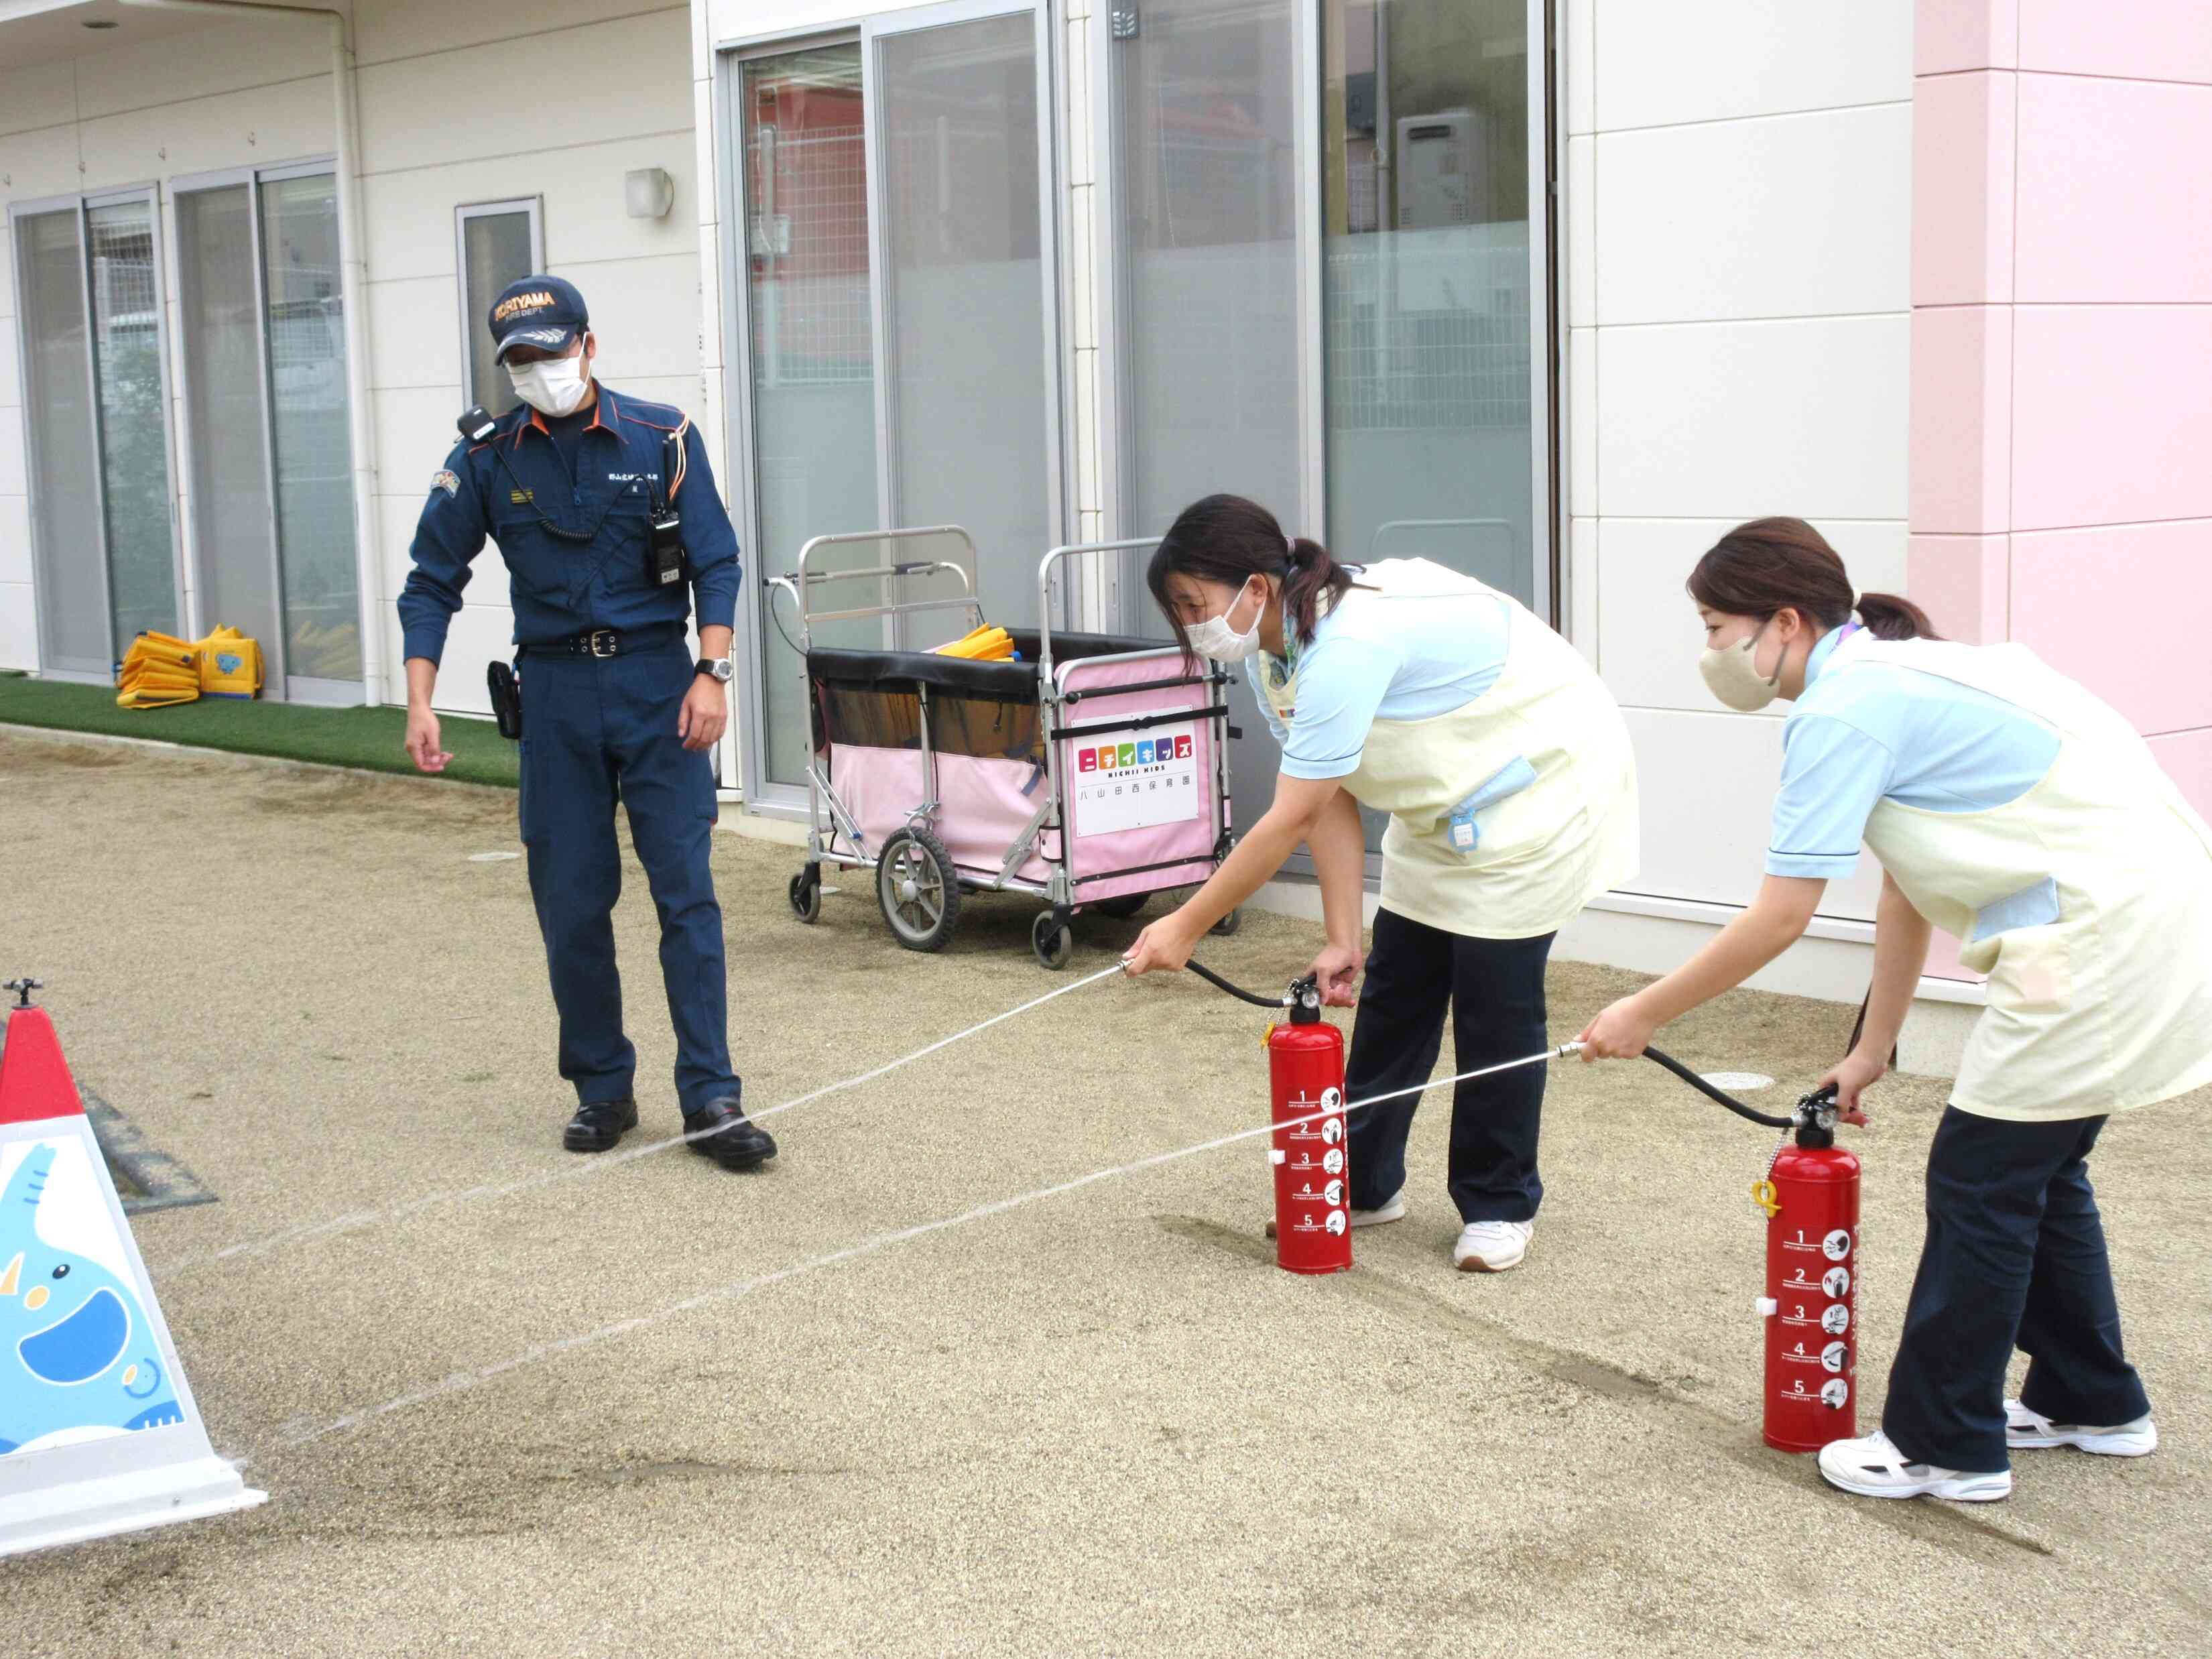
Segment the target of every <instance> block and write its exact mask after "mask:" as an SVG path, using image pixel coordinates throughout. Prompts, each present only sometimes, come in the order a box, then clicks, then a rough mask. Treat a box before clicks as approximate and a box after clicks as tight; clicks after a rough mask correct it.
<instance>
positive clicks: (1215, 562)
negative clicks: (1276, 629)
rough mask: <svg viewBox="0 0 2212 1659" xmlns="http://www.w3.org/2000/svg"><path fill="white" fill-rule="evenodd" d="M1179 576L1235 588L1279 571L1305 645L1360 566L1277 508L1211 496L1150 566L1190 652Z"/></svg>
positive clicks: (1150, 581)
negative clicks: (1175, 581) (1283, 519)
mask: <svg viewBox="0 0 2212 1659" xmlns="http://www.w3.org/2000/svg"><path fill="white" fill-rule="evenodd" d="M1177 575H1182V576H1191V577H1194V578H1196V579H1197V580H1200V581H1212V582H1225V583H1227V584H1228V585H1229V586H1231V587H1242V586H1244V584H1245V583H1247V582H1249V581H1250V580H1252V578H1253V577H1255V576H1273V577H1274V578H1276V579H1277V580H1279V581H1280V582H1281V583H1282V584H1283V627H1284V632H1285V634H1288V635H1294V636H1295V637H1296V638H1297V641H1298V643H1299V644H1301V645H1310V644H1311V643H1312V642H1313V635H1314V624H1315V623H1316V622H1317V621H1318V620H1319V619H1320V617H1321V614H1322V597H1323V596H1324V595H1326V596H1327V598H1328V603H1329V604H1330V605H1334V604H1335V603H1336V602H1337V601H1338V600H1339V599H1342V598H1343V597H1344V596H1345V594H1346V592H1348V591H1349V590H1350V589H1351V587H1352V572H1351V571H1350V570H1348V569H1346V568H1345V567H1344V566H1342V565H1340V564H1339V563H1338V562H1336V561H1335V560H1334V559H1333V558H1331V557H1330V556H1329V553H1328V549H1327V548H1325V547H1323V546H1322V544H1320V543H1319V542H1316V541H1313V540H1310V539H1309V538H1306V537H1304V536H1300V537H1298V538H1296V539H1291V538H1288V537H1285V535H1284V534H1283V527H1282V526H1281V525H1280V524H1279V523H1277V522H1276V520H1275V515H1274V514H1273V513H1270V512H1268V511H1267V508H1266V507H1262V506H1261V505H1260V504H1259V503H1258V502H1257V501H1247V500H1246V499H1245V498H1244V497H1243V496H1242V495H1208V496H1206V498H1205V499H1204V500H1202V501H1193V502H1192V503H1191V504H1190V505H1189V506H1188V507H1185V508H1183V510H1182V512H1181V513H1177V514H1176V521H1175V522H1174V523H1173V524H1172V525H1170V526H1168V533H1167V534H1166V535H1164V536H1163V537H1162V538H1160V544H1159V546H1158V547H1157V548H1155V549H1154V550H1153V551H1152V564H1151V566H1150V567H1149V568H1147V569H1146V572H1145V584H1146V586H1148V587H1150V588H1151V589H1152V599H1153V601H1154V603H1156V604H1157V605H1158V606H1159V607H1160V610H1161V611H1162V612H1163V613H1164V615H1165V616H1166V617H1167V619H1168V623H1169V625H1170V627H1172V628H1173V629H1175V631H1176V639H1177V641H1180V642H1181V643H1182V648H1183V652H1184V654H1185V655H1188V654H1190V637H1189V635H1188V633H1186V632H1185V631H1184V629H1183V625H1182V619H1181V618H1180V617H1177V616H1176V612H1175V605H1174V604H1173V603H1172V601H1171V600H1170V599H1169V597H1168V578H1169V577H1170V576H1177Z"/></svg>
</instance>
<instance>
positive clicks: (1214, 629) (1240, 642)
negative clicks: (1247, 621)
mask: <svg viewBox="0 0 2212 1659" xmlns="http://www.w3.org/2000/svg"><path fill="white" fill-rule="evenodd" d="M1251 586H1252V585H1251V583H1250V582H1249V581H1248V582H1246V583H1245V584H1244V586H1243V587H1240V588H1238V589H1237V597H1236V598H1235V599H1231V600H1230V602H1229V609H1228V610H1227V611H1224V612H1222V614H1221V615H1219V616H1218V617H1206V619H1205V620H1204V621H1202V622H1194V623H1191V624H1190V626H1189V627H1188V628H1187V629H1184V632H1185V633H1187V634H1188V635H1189V636H1190V648H1191V649H1192V650H1194V651H1195V652H1197V653H1198V654H1199V655H1200V656H1201V657H1208V658H1211V659H1212V660H1213V661H1215V662H1221V663H1229V662H1242V661H1243V660H1244V659H1245V658H1247V657H1249V656H1250V655H1251V654H1252V653H1254V652H1255V651H1256V650H1258V649H1259V648H1260V618H1261V617H1263V616H1265V615H1266V614H1267V592H1266V590H1265V589H1262V590H1261V597H1260V608H1259V610H1258V611H1255V612H1254V613H1253V616H1252V625H1251V626H1250V627H1249V628H1247V629H1244V630H1243V632H1241V633H1240V632H1238V631H1237V629H1235V628H1233V627H1231V625H1230V622H1229V618H1230V617H1231V616H1233V615H1234V614H1236V611H1237V606H1238V605H1241V604H1243V600H1244V595H1245V594H1246V593H1247V592H1249V591H1250V588H1251Z"/></svg>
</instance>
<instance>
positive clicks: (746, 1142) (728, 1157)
mask: <svg viewBox="0 0 2212 1659" xmlns="http://www.w3.org/2000/svg"><path fill="white" fill-rule="evenodd" d="M718 1125H720V1126H721V1127H716V1126H718ZM702 1131H703V1132H704V1133H702ZM684 1133H685V1134H687V1135H691V1136H695V1137H696V1139H693V1140H691V1141H690V1142H689V1143H688V1144H689V1145H690V1148H691V1150H692V1151H693V1152H696V1153H698V1154H699V1155H700V1156H701V1157H702V1158H713V1159H714V1162H715V1163H717V1164H720V1165H721V1166H722V1167H723V1168H724V1169H726V1170H757V1169H758V1168H760V1166H761V1165H762V1164H765V1163H767V1162H768V1160H769V1159H770V1158H774V1157H775V1137H774V1136H773V1135H771V1134H769V1132H768V1131H767V1130H765V1129H762V1128H757V1127H755V1126H754V1125H753V1124H751V1123H750V1122H748V1121H746V1119H745V1115H744V1112H743V1111H742V1110H740V1109H738V1103H737V1101H736V1100H735V1099H733V1098H730V1099H722V1100H710V1101H708V1103H706V1104H705V1105H704V1106H702V1107H701V1108H700V1109H698V1110H697V1111H696V1112H691V1113H688V1114H686V1115H685V1116H684Z"/></svg>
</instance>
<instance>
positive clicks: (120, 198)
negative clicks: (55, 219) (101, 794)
mask: <svg viewBox="0 0 2212 1659" xmlns="http://www.w3.org/2000/svg"><path fill="white" fill-rule="evenodd" d="M137 203H143V204H145V207H146V213H147V224H148V228H149V232H150V234H151V238H152V241H151V249H152V258H151V263H152V265H153V276H154V340H155V357H156V359H157V360H158V362H159V364H160V368H161V446H162V453H163V454H164V455H165V457H166V458H167V465H168V470H169V490H168V520H169V590H170V592H171V593H172V594H173V596H174V597H175V599H176V605H177V625H178V626H179V628H182V629H185V631H186V632H187V633H190V632H191V602H192V599H194V597H195V595H194V591H193V589H192V588H191V586H190V585H189V584H188V583H187V582H186V581H185V556H184V538H183V535H182V526H181V525H180V524H179V513H178V512H177V459H178V456H177V409H176V386H175V377H174V375H173V374H172V373H171V370H170V362H169V351H170V347H171V341H170V337H169V288H168V281H167V270H165V269H164V265H165V261H166V258H167V254H168V252H169V245H168V242H167V227H166V225H165V220H166V219H167V217H168V216H167V215H165V214H164V213H163V212H162V211H161V185H159V184H158V183H155V182H153V181H150V180H149V181H148V182H146V183H143V184H137V185H119V186H118V187H117V188H115V189H112V190H102V191H90V192H87V193H82V194H77V195H70V196H49V197H40V198H37V199H35V200H32V201H25V202H11V203H9V205H8V240H9V264H10V268H11V269H14V268H15V267H17V266H20V264H21V230H20V229H19V222H21V220H23V219H27V218H35V217H41V216H45V215H47V214H52V213H74V214H75V215H76V253H77V261H76V263H77V285H78V293H79V295H81V296H82V304H83V307H84V349H85V372H86V374H88V376H89V380H88V384H89V386H90V388H91V392H92V396H91V402H90V410H89V412H90V415H91V423H92V431H91V437H92V454H93V468H92V482H93V492H94V500H95V501H96V502H97V504H98V507H99V513H100V561H99V568H100V603H101V605H102V607H103V610H104V615H103V617H102V622H103V623H104V625H105V627H106V632H107V647H108V656H109V665H108V666H107V667H106V670H105V671H100V672H97V673H94V672H92V671H87V670H83V669H74V668H58V667H55V666H53V662H54V659H55V658H56V656H57V655H58V653H57V651H56V650H55V648H54V646H53V643H52V639H51V638H50V633H49V629H48V625H47V624H48V620H49V618H48V614H47V609H46V603H45V601H44V599H43V597H42V593H41V590H42V587H43V584H41V583H40V581H38V580H36V578H37V575H38V573H39V570H40V567H41V565H42V564H43V563H44V560H43V558H42V556H41V551H40V547H39V544H38V540H39V515H38V514H37V513H28V514H27V515H26V516H27V518H28V519H29V521H30V527H31V570H32V575H33V580H32V583H31V605H32V611H33V617H34V622H33V628H34V631H35V636H36V638H37V640H38V641H39V671H40V675H41V676H42V677H44V678H48V679H55V680H64V681H70V682H74V683H78V684H91V685H112V684H114V680H115V668H114V665H115V664H116V663H118V662H120V661H121V659H122V656H123V653H122V650H121V649H120V648H119V647H121V645H122V643H123V642H122V641H120V640H118V638H117V637H116V633H115V577H114V572H113V570H112V568H111V565H112V556H113V555H112V548H111V545H110V537H109V532H108V524H107V477H106V453H107V450H106V442H107V435H106V422H105V420H103V418H102V417H101V412H100V343H99V339H98V335H97V329H96V325H95V323H94V310H93V297H92V239H91V235H90V222H91V214H92V211H93V210H94V209H95V208H103V207H121V206H126V205H130V204H137ZM15 283H16V287H15V346H16V358H17V361H18V362H21V363H22V364H23V365H24V368H23V370H22V374H23V376H24V387H25V390H26V391H28V389H29V374H30V369H29V364H30V361H31V358H30V350H31V338H30V324H29V319H28V313H26V311H25V310H24V307H23V305H22V278H21V273H20V271H18V274H17V276H16V279H15ZM26 413H27V406H26ZM37 424H38V423H37V422H33V421H31V420H29V419H28V418H26V419H25V421H24V422H23V432H24V441H25V451H26V453H25V458H24V459H25V461H26V463H27V470H26V473H25V488H26V490H28V489H31V488H33V487H34V486H35V485H36V483H37V481H38V477H39V471H40V466H39V443H40V437H39V433H38V431H37V429H36V428H37Z"/></svg>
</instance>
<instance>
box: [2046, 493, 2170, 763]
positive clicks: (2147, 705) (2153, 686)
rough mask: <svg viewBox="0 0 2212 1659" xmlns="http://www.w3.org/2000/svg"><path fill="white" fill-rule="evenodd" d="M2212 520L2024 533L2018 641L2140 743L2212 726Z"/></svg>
mask: <svg viewBox="0 0 2212 1659" xmlns="http://www.w3.org/2000/svg"><path fill="white" fill-rule="evenodd" d="M2209 621H2212V519H2207V520H2200V521H2198V522H2197V523H2195V524H2156V525H2125V526H2117V527H2111V528H2104V529H2096V530H2071V531H2062V532H2044V533H2042V534H2030V533H2027V532H2015V534H2014V536H2013V538H2012V636H2013V638H2015V640H2018V641H2021V643H2022V644H2024V645H2027V646H2029V647H2032V648H2033V650H2034V651H2035V653H2037V654H2038V655H2039V656H2040V657H2041V658H2042V659H2044V660H2045V662H2047V663H2049V664H2050V665H2051V666H2052V667H2053V668H2056V669H2057V670H2058V671H2060V672H2061V673H2063V674H2068V675H2070V676H2072V677H2073V678H2075V679H2077V680H2079V681H2081V684H2084V685H2086V686H2087V687H2088V688H2089V690H2092V691H2094V692H2095V693H2096V694H2097V695H2098V696H2100V697H2102V698H2104V699H2105V701H2106V702H2109V703H2111V704H2112V707H2113V708H2117V709H2118V710H2119V711H2120V712H2121V713H2122V714H2125V715H2126V716H2127V717H2128V719H2129V720H2131V721H2133V722H2134V724H2135V727H2136V730H2137V731H2138V732H2179V731H2185V730H2187V729H2189V728H2190V727H2192V726H2212V674H2207V673H2206V672H2205V671H2204V644H2203V633H2204V629H2205V625H2206V623H2208V622H2209Z"/></svg>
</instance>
